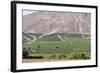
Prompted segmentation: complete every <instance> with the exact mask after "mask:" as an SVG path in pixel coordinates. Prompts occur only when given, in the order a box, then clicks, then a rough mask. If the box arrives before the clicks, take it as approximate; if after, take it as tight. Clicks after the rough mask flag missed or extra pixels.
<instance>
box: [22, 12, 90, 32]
mask: <svg viewBox="0 0 100 73" xmlns="http://www.w3.org/2000/svg"><path fill="white" fill-rule="evenodd" d="M90 26H91V14H90V13H78V12H56V11H37V12H35V13H32V14H29V15H25V16H23V32H25V33H48V32H52V31H53V30H55V29H58V30H56V32H57V33H80V32H82V33H88V34H90Z"/></svg>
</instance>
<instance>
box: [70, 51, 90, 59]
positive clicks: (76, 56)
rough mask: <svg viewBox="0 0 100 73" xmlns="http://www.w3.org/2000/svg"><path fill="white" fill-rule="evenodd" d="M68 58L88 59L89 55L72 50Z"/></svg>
mask: <svg viewBox="0 0 100 73" xmlns="http://www.w3.org/2000/svg"><path fill="white" fill-rule="evenodd" d="M69 58H70V59H89V58H90V57H89V56H88V55H87V54H86V53H77V52H72V53H71V54H70V56H69Z"/></svg>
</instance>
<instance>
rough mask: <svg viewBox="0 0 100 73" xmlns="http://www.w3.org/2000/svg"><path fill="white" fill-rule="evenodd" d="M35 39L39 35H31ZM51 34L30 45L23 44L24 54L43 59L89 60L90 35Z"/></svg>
mask: <svg viewBox="0 0 100 73" xmlns="http://www.w3.org/2000/svg"><path fill="white" fill-rule="evenodd" d="M31 35H35V36H36V37H38V36H40V35H41V34H31ZM57 35H60V36H61V37H62V38H63V40H60V39H59V38H58V37H57ZM84 36H85V37H84V38H82V37H81V34H66V33H64V34H60V33H59V34H58V33H56V34H53V35H48V36H45V37H43V38H38V39H37V40H36V41H35V42H31V43H30V44H29V43H27V42H25V43H23V56H24V52H26V51H27V52H28V53H27V54H28V56H26V55H25V56H26V57H24V58H27V57H29V56H33V57H34V56H35V57H36V56H37V57H38V56H42V57H43V59H68V60H72V59H75V60H76V59H90V51H91V49H90V35H86V34H84Z"/></svg>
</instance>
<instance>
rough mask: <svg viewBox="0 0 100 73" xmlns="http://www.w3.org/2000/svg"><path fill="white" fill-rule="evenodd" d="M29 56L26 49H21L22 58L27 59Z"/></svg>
mask: <svg viewBox="0 0 100 73" xmlns="http://www.w3.org/2000/svg"><path fill="white" fill-rule="evenodd" d="M28 56H29V51H28V49H26V48H23V58H27V57H28Z"/></svg>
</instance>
